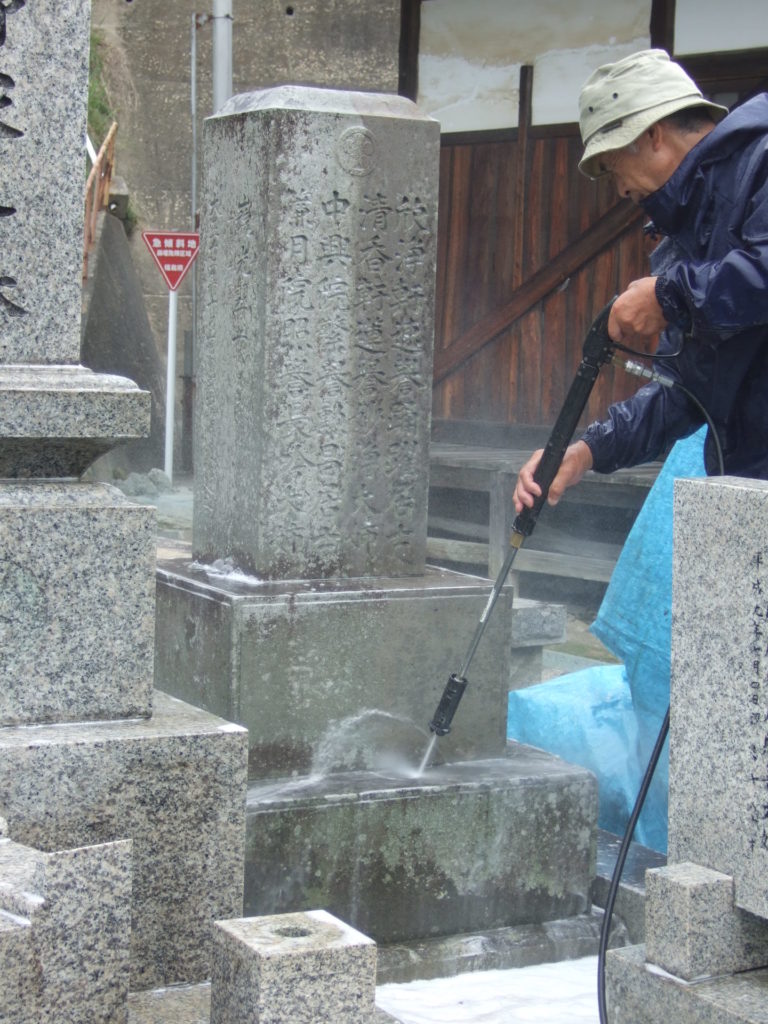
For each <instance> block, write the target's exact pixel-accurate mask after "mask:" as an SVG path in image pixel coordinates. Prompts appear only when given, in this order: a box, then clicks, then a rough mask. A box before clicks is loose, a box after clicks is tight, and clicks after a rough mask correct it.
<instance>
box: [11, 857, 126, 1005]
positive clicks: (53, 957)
mask: <svg viewBox="0 0 768 1024" xmlns="http://www.w3.org/2000/svg"><path fill="white" fill-rule="evenodd" d="M130 934H131V843H130V842H118V843H107V844H104V845H100V846H91V847H85V848H82V849H77V850H60V851H56V852H55V853H42V852H40V851H38V850H34V849H31V848H30V847H27V846H23V845H21V844H19V843H15V842H12V841H11V840H10V839H0V965H2V979H3V981H2V985H0V1020H4V1021H13V1022H14V1024H56V1022H58V1021H63V1020H66V1021H67V1024H123V1022H125V1021H126V1020H127V997H128V978H129V971H130V957H129V953H130Z"/></svg>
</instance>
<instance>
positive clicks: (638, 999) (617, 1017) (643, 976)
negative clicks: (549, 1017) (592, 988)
mask: <svg viewBox="0 0 768 1024" xmlns="http://www.w3.org/2000/svg"><path fill="white" fill-rule="evenodd" d="M766 993H768V971H766V970H759V971H747V972H745V973H742V974H732V975H727V976H726V977H722V978H713V979H712V980H710V981H701V982H697V984H695V985H691V984H689V983H688V982H685V981H682V980H681V979H679V978H675V977H673V976H672V975H670V974H666V973H664V972H663V971H659V970H658V969H657V970H654V969H653V967H651V966H650V965H648V964H646V961H645V947H644V946H627V947H625V948H624V949H616V950H611V951H610V952H609V953H608V957H607V960H606V996H607V1002H608V1021H609V1024H673V1022H674V1024H766V1021H768V995H767V994H766Z"/></svg>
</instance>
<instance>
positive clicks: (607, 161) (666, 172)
mask: <svg viewBox="0 0 768 1024" xmlns="http://www.w3.org/2000/svg"><path fill="white" fill-rule="evenodd" d="M658 128H659V125H654V126H653V127H652V128H650V129H649V130H648V131H646V132H643V134H642V135H641V136H640V138H639V139H636V140H635V142H633V143H632V144H631V145H629V146H625V147H624V148H623V149H614V150H611V151H610V152H608V153H604V154H603V156H602V159H601V161H600V165H601V167H602V169H603V171H604V172H605V173H607V174H609V175H610V176H611V178H612V179H613V182H614V184H615V185H616V191H617V192H618V193H619V195H620V196H621V197H622V198H626V199H631V200H632V202H633V203H639V202H640V201H641V200H643V199H647V198H648V196H649V195H651V194H652V193H653V192H655V191H656V190H657V189H659V188H661V186H662V185H664V184H665V183H666V182H667V181H668V180H669V178H670V177H671V175H672V173H673V171H674V170H675V169H676V167H677V165H678V163H679V159H678V158H677V157H676V154H675V153H674V152H673V150H672V148H671V147H670V146H669V145H668V142H667V140H666V137H665V133H664V132H660V131H657V129H658Z"/></svg>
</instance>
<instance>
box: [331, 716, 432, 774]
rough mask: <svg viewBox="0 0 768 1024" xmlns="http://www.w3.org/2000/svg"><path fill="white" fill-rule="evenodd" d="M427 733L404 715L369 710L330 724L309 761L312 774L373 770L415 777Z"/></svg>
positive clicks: (417, 772)
mask: <svg viewBox="0 0 768 1024" xmlns="http://www.w3.org/2000/svg"><path fill="white" fill-rule="evenodd" d="M427 735H428V734H427V730H426V729H425V728H424V727H422V726H419V725H416V724H415V723H414V722H413V721H411V719H409V718H406V717H405V716H404V715H397V714H393V713H392V712H389V711H380V710H378V709H376V708H372V709H369V710H366V711H362V712H360V714H357V715H350V716H349V717H348V718H344V719H342V720H341V721H339V722H331V723H330V725H329V726H328V728H327V729H326V731H325V733H324V734H323V736H322V738H321V740H320V742H319V743H318V745H317V747H316V749H315V753H314V756H313V758H312V769H311V770H312V774H313V775H330V774H331V773H333V772H338V771H357V770H362V771H372V772H378V773H380V774H383V775H394V776H395V777H399V778H417V777H418V775H419V774H420V770H419V769H417V767H416V766H417V764H418V757H419V751H420V750H421V749H422V745H423V743H424V738H425V736H427Z"/></svg>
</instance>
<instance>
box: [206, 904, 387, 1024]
mask: <svg viewBox="0 0 768 1024" xmlns="http://www.w3.org/2000/svg"><path fill="white" fill-rule="evenodd" d="M375 987H376V944H375V943H374V942H373V941H372V940H371V939H369V938H367V937H366V936H365V935H361V934H360V932H357V931H355V929H354V928H350V927H349V925H347V924H345V923H344V922H343V921H339V920H337V919H336V918H334V917H332V916H331V914H329V913H327V912H326V911H324V910H310V911H307V912H305V913H300V914H282V915H278V916H275V917H254V918H242V919H240V920H236V921H217V922H216V929H215V945H214V968H213V977H212V979H211V1024H283V1022H287V1021H291V1022H292V1024H371V1022H372V1021H373V1017H374V997H375Z"/></svg>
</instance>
